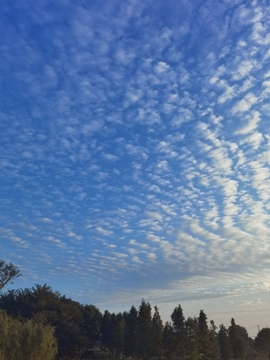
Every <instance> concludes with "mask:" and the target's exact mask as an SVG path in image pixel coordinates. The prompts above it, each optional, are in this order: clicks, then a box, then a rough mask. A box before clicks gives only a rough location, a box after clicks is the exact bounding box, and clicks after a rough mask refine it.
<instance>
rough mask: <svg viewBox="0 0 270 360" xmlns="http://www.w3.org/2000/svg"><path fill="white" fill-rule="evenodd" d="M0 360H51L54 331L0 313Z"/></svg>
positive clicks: (30, 321)
mask: <svg viewBox="0 0 270 360" xmlns="http://www.w3.org/2000/svg"><path fill="white" fill-rule="evenodd" d="M0 328H1V331H0V334H1V336H0V360H17V359H20V360H53V359H55V356H56V354H57V342H56V339H55V337H54V329H53V328H52V327H51V326H45V325H43V324H40V323H36V322H34V321H33V320H28V321H25V322H21V321H19V320H16V319H13V318H12V317H10V316H8V315H7V314H6V313H5V312H4V311H1V312H0Z"/></svg>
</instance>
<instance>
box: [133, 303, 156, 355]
mask: <svg viewBox="0 0 270 360" xmlns="http://www.w3.org/2000/svg"><path fill="white" fill-rule="evenodd" d="M154 346H155V344H154V341H153V336H152V315H151V305H150V304H149V303H148V302H146V301H145V300H142V302H141V305H140V307H139V313H138V346H137V352H138V356H140V357H141V358H143V359H149V358H150V357H152V354H153V348H154Z"/></svg>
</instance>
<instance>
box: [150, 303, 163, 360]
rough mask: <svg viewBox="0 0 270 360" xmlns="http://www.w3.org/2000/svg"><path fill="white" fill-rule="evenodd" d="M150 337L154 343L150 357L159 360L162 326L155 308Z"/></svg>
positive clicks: (161, 345) (161, 348)
mask: <svg viewBox="0 0 270 360" xmlns="http://www.w3.org/2000/svg"><path fill="white" fill-rule="evenodd" d="M152 336H153V339H154V342H155V343H154V346H153V354H152V355H153V357H155V358H158V359H160V358H161V356H162V353H163V324H162V320H161V317H160V314H159V311H158V308H157V306H155V307H154V314H153V319H152Z"/></svg>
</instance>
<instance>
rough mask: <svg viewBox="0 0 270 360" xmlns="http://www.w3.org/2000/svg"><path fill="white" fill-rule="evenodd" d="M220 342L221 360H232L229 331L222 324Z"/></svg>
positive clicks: (219, 335)
mask: <svg viewBox="0 0 270 360" xmlns="http://www.w3.org/2000/svg"><path fill="white" fill-rule="evenodd" d="M218 342H219V348H220V354H221V360H230V359H232V349H231V343H230V339H229V334H228V330H227V329H226V328H225V326H224V325H223V324H221V325H220V327H219V332H218Z"/></svg>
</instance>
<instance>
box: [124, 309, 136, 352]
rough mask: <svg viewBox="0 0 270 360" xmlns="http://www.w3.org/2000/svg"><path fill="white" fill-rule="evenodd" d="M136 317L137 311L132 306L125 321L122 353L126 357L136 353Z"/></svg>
mask: <svg viewBox="0 0 270 360" xmlns="http://www.w3.org/2000/svg"><path fill="white" fill-rule="evenodd" d="M137 317H138V311H137V309H136V308H135V307H134V306H132V307H131V309H130V311H129V313H128V314H127V316H126V321H125V334H124V353H125V355H126V356H128V357H129V356H131V357H135V356H136V354H137V343H138V340H137Z"/></svg>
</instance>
